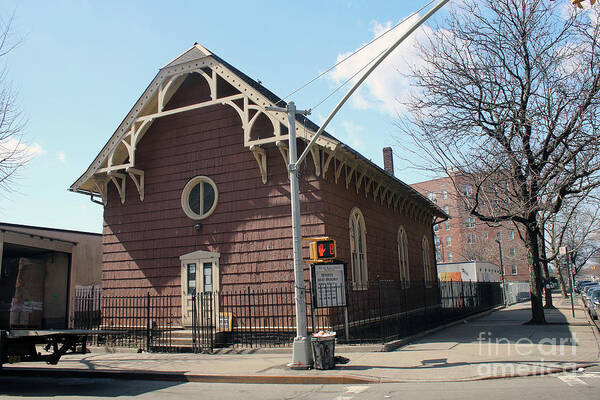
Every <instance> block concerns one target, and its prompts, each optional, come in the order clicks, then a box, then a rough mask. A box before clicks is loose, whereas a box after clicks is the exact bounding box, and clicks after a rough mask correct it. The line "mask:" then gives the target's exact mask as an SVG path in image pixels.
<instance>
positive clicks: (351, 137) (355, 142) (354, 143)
mask: <svg viewBox="0 0 600 400" xmlns="http://www.w3.org/2000/svg"><path fill="white" fill-rule="evenodd" d="M342 127H343V128H344V131H343V132H342V133H341V135H342V136H343V138H339V139H341V140H342V141H343V142H345V143H347V144H349V145H350V147H353V148H355V149H357V150H358V149H359V148H360V147H361V146H362V144H363V140H362V139H363V136H364V131H365V128H363V127H362V126H360V125H357V124H355V123H353V122H350V121H342Z"/></svg>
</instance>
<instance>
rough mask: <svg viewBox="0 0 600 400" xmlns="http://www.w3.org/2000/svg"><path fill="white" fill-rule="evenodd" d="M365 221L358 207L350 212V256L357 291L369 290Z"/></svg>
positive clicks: (353, 281) (353, 280)
mask: <svg viewBox="0 0 600 400" xmlns="http://www.w3.org/2000/svg"><path fill="white" fill-rule="evenodd" d="M366 235H367V232H366V229H365V219H364V218H363V215H362V213H361V212H360V210H359V209H358V208H357V207H354V208H353V209H352V211H351V212H350V254H351V264H352V283H353V284H354V287H355V289H358V290H363V289H367V286H366V285H367V282H368V275H367V240H366Z"/></svg>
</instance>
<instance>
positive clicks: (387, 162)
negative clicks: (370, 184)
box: [383, 147, 394, 176]
mask: <svg viewBox="0 0 600 400" xmlns="http://www.w3.org/2000/svg"><path fill="white" fill-rule="evenodd" d="M383 169H384V170H385V172H387V173H388V174H390V175H392V176H394V157H393V156H392V148H391V147H384V148H383Z"/></svg>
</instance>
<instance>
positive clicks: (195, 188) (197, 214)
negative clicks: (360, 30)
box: [181, 176, 219, 220]
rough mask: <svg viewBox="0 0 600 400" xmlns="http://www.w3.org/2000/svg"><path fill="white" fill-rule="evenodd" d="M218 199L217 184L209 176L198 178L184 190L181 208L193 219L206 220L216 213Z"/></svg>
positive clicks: (190, 182)
mask: <svg viewBox="0 0 600 400" xmlns="http://www.w3.org/2000/svg"><path fill="white" fill-rule="evenodd" d="M218 199H219V192H218V191H217V185H216V184H215V182H214V181H213V180H212V179H210V178H209V177H207V176H197V177H195V178H192V179H191V180H190V181H189V182H188V183H187V184H186V185H185V187H184V188H183V193H182V194H181V207H182V208H183V211H184V212H185V214H186V215H187V216H188V217H190V218H191V219H196V220H199V219H204V218H206V217H208V216H209V215H210V214H212V213H213V211H215V208H216V207H217V201H218Z"/></svg>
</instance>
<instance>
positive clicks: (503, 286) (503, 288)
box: [496, 239, 506, 307]
mask: <svg viewBox="0 0 600 400" xmlns="http://www.w3.org/2000/svg"><path fill="white" fill-rule="evenodd" d="M496 243H498V250H499V251H500V276H501V277H502V304H504V307H506V288H505V287H506V284H505V283H504V263H503V262H502V242H501V241H500V240H499V239H496Z"/></svg>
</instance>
